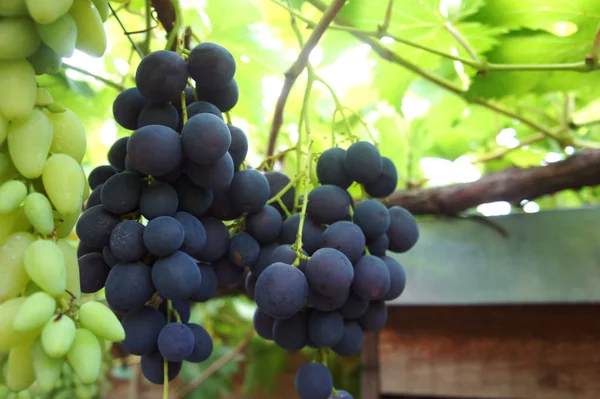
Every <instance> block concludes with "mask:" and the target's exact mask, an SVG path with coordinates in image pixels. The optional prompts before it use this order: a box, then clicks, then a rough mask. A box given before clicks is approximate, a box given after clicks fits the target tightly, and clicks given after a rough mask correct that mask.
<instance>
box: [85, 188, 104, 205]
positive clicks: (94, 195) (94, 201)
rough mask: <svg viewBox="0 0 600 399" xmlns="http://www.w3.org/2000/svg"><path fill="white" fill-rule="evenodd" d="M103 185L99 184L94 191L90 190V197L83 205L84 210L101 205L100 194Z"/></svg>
mask: <svg viewBox="0 0 600 399" xmlns="http://www.w3.org/2000/svg"><path fill="white" fill-rule="evenodd" d="M103 185H104V184H100V185H99V186H98V187H96V188H95V189H93V190H92V192H91V193H90V196H89V197H88V199H87V202H86V204H85V206H86V208H91V207H93V206H96V205H101V204H102V197H101V193H102V186H103Z"/></svg>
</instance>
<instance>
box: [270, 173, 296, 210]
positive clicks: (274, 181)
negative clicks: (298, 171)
mask: <svg viewBox="0 0 600 399" xmlns="http://www.w3.org/2000/svg"><path fill="white" fill-rule="evenodd" d="M265 177H266V178H267V181H268V182H269V199H271V198H273V197H275V196H276V195H277V194H278V193H279V192H280V191H281V190H283V188H284V187H285V186H287V185H288V184H289V183H290V182H291V180H290V178H289V177H288V176H287V175H286V174H284V173H282V172H278V171H275V172H267V173H265ZM295 195H296V189H295V188H294V187H293V186H292V187H290V189H289V190H288V191H286V193H285V194H283V195H282V196H281V202H283V205H285V207H286V208H287V210H288V211H289V212H293V211H294V196H295ZM272 205H273V206H274V207H275V209H277V210H278V211H279V212H280V213H281V214H283V213H284V212H283V210H282V209H281V206H280V205H279V203H278V202H274V203H273V204H272Z"/></svg>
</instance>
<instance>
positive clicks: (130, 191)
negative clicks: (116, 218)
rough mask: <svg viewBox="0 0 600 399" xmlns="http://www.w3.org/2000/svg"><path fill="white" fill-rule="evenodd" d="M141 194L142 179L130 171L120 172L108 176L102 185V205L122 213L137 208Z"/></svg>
mask: <svg viewBox="0 0 600 399" xmlns="http://www.w3.org/2000/svg"><path fill="white" fill-rule="evenodd" d="M141 194H142V180H141V179H140V177H139V176H138V175H136V174H135V173H131V172H122V173H119V174H116V175H114V176H112V177H111V178H109V179H108V180H107V181H106V183H104V184H103V185H102V191H101V192H100V198H101V200H102V206H103V207H104V208H105V209H106V210H108V211H109V212H112V213H114V214H116V215H124V214H126V213H129V212H133V211H135V210H136V209H138V206H139V203H140V195H141Z"/></svg>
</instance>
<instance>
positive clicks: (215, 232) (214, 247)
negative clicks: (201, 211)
mask: <svg viewBox="0 0 600 399" xmlns="http://www.w3.org/2000/svg"><path fill="white" fill-rule="evenodd" d="M200 221H201V222H202V224H203V225H204V229H205V231H206V244H205V245H204V247H203V248H202V250H200V251H199V252H198V253H197V254H196V258H197V259H198V260H200V261H203V262H214V261H216V260H218V259H220V258H221V257H223V256H224V255H225V254H226V253H227V251H228V249H229V230H228V229H227V226H225V225H224V224H223V222H221V221H220V220H218V219H215V218H210V217H209V218H202V219H200Z"/></svg>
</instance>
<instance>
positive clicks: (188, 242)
mask: <svg viewBox="0 0 600 399" xmlns="http://www.w3.org/2000/svg"><path fill="white" fill-rule="evenodd" d="M174 217H175V219H176V220H177V221H178V222H179V223H180V224H181V226H182V227H183V233H184V234H183V244H181V247H180V248H179V250H180V251H182V252H185V253H186V254H188V255H190V256H192V257H193V256H196V254H197V253H198V252H199V251H200V250H201V249H202V248H203V247H204V244H205V243H206V230H205V229H204V225H203V224H202V222H200V220H198V218H196V217H195V216H194V215H191V214H189V213H187V212H177V213H176V214H175V216H174Z"/></svg>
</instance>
